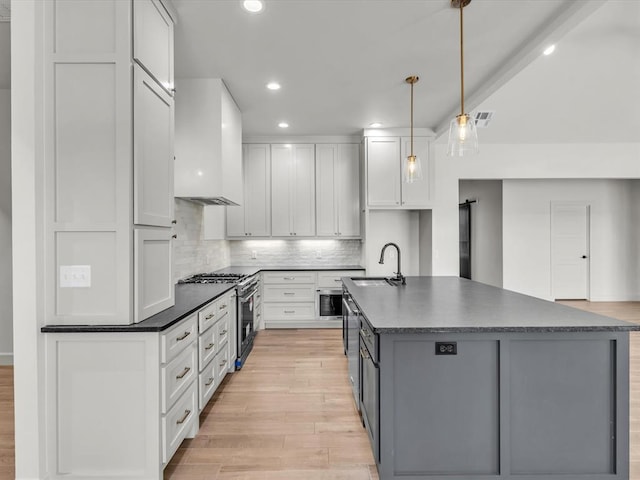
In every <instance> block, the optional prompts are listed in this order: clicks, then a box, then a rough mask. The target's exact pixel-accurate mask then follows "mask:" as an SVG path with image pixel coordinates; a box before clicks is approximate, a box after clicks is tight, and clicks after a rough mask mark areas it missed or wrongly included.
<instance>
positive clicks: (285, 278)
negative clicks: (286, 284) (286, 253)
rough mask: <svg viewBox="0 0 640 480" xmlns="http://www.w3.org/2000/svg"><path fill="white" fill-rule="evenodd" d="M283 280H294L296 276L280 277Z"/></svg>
mask: <svg viewBox="0 0 640 480" xmlns="http://www.w3.org/2000/svg"><path fill="white" fill-rule="evenodd" d="M282 279H283V280H295V279H296V277H282Z"/></svg>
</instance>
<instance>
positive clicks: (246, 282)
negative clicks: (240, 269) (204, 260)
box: [178, 273, 259, 370]
mask: <svg viewBox="0 0 640 480" xmlns="http://www.w3.org/2000/svg"><path fill="white" fill-rule="evenodd" d="M258 281H259V277H258V275H245V274H239V273H198V274H196V275H192V276H191V277H187V278H184V279H182V280H179V281H178V283H235V284H236V296H237V312H238V321H237V324H236V345H237V358H236V362H235V366H236V370H239V369H241V368H242V366H243V365H244V362H245V360H246V359H247V357H248V356H249V353H250V352H251V349H252V348H253V339H254V337H255V335H256V330H255V327H256V325H255V320H256V319H255V310H254V308H253V302H254V297H255V295H256V293H257V292H258Z"/></svg>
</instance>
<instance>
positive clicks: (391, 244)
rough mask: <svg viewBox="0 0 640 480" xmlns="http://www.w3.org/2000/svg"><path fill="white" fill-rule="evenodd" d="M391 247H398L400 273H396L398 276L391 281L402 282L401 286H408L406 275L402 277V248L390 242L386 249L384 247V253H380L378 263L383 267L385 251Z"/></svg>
mask: <svg viewBox="0 0 640 480" xmlns="http://www.w3.org/2000/svg"><path fill="white" fill-rule="evenodd" d="M389 246H391V247H396V250H397V251H398V271H397V273H396V276H395V277H394V278H392V279H391V280H393V281H395V282H400V284H401V285H406V284H407V280H406V279H405V278H404V275H402V273H400V265H401V260H400V247H399V246H398V245H396V244H395V243H392V242H389V243H387V244H386V245H385V246H384V247H382V251H381V252H380V261H379V262H378V263H379V264H381V265H382V264H383V263H384V251H385V250H386V249H387V247H389Z"/></svg>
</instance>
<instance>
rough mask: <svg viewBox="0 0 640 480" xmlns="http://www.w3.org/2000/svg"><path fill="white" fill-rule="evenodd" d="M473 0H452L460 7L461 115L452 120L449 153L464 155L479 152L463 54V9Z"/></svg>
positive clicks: (454, 4)
mask: <svg viewBox="0 0 640 480" xmlns="http://www.w3.org/2000/svg"><path fill="white" fill-rule="evenodd" d="M470 3H471V0H451V6H452V7H453V8H459V9H460V115H457V116H456V118H454V119H453V120H451V125H450V126H449V143H448V145H447V155H450V156H460V157H461V156H463V155H467V154H473V153H478V131H477V130H476V122H475V121H474V120H472V119H471V117H470V116H469V114H468V113H465V111H464V56H463V45H464V43H463V38H464V35H463V24H462V11H463V9H464V7H466V6H467V5H469V4H470Z"/></svg>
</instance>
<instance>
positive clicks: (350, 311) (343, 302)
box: [342, 297, 360, 316]
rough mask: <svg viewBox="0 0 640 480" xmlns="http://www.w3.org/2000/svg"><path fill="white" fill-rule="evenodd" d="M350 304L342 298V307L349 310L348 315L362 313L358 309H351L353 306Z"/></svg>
mask: <svg viewBox="0 0 640 480" xmlns="http://www.w3.org/2000/svg"><path fill="white" fill-rule="evenodd" d="M349 303H350V302H349V301H348V300H347V299H346V298H345V297H342V306H343V307H344V308H345V309H346V310H347V315H349V316H351V315H358V314H359V313H360V312H359V311H358V309H356V308H351V305H350V304H349Z"/></svg>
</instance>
